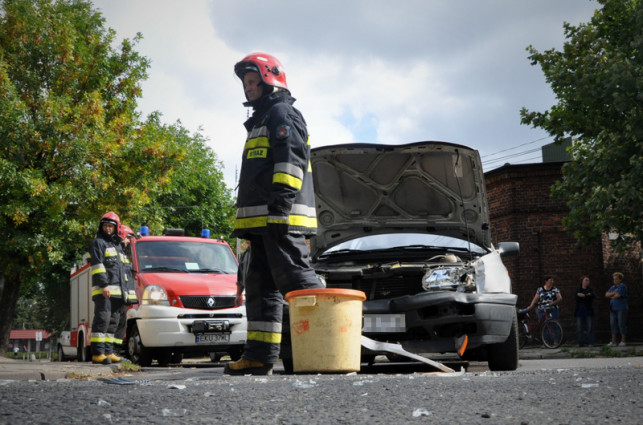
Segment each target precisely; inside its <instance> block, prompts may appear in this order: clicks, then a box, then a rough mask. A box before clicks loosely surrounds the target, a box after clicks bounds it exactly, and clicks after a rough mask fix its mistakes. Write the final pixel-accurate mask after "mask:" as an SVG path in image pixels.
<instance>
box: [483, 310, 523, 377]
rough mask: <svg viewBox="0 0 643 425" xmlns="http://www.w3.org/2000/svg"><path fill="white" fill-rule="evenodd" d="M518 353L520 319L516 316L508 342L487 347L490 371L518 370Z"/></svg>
mask: <svg viewBox="0 0 643 425" xmlns="http://www.w3.org/2000/svg"><path fill="white" fill-rule="evenodd" d="M518 353H519V350H518V318H517V317H516V314H514V317H513V321H512V323H511V332H509V336H508V337H507V340H506V341H505V342H501V343H499V344H491V345H489V346H488V347H487V363H488V365H489V370H492V371H501V370H516V369H517V368H518V359H519V354H518Z"/></svg>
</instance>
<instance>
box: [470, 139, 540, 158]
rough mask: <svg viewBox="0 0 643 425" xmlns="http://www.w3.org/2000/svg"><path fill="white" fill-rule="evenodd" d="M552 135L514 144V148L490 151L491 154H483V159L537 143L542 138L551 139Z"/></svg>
mask: <svg viewBox="0 0 643 425" xmlns="http://www.w3.org/2000/svg"><path fill="white" fill-rule="evenodd" d="M551 137H552V136H545V137H541V138H540V139H536V140H532V141H531V142H526V143H523V144H520V145H518V146H514V147H512V148H507V149H503V150H500V151H498V152H494V153H490V154H488V155H485V156H483V157H482V158H483V159H484V158H489V157H490V156H494V155H498V154H500V153H503V152H507V151H511V150H514V149H518V148H521V147H523V146H528V145H532V144H534V143H537V142H540V141H542V140H545V139H550V138H551ZM490 160H492V159H490Z"/></svg>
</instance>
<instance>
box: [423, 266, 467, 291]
mask: <svg viewBox="0 0 643 425" xmlns="http://www.w3.org/2000/svg"><path fill="white" fill-rule="evenodd" d="M422 288H423V289H424V290H425V291H459V292H473V291H475V289H476V282H475V275H474V273H473V271H472V270H469V269H467V268H464V267H445V268H436V269H432V270H429V271H428V272H427V273H425V274H424V276H423V277H422Z"/></svg>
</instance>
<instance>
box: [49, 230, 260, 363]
mask: <svg viewBox="0 0 643 425" xmlns="http://www.w3.org/2000/svg"><path fill="white" fill-rule="evenodd" d="M131 250H132V272H133V277H134V280H135V282H136V293H137V295H138V298H139V301H140V303H139V304H137V305H133V306H131V307H130V308H129V309H128V311H127V328H126V335H125V340H124V342H123V344H124V346H125V347H126V351H127V352H126V356H127V357H128V358H129V359H130V360H131V361H132V362H134V363H137V364H140V365H142V366H148V365H150V364H151V363H152V361H153V360H154V359H156V360H157V362H158V363H159V364H160V365H166V364H170V363H174V364H176V363H181V361H182V359H183V356H184V355H186V354H188V355H192V354H195V353H196V354H198V353H202V354H204V355H205V354H207V353H210V357H211V358H218V357H220V355H221V354H225V353H227V354H229V355H230V357H231V358H232V359H237V358H239V357H240V356H241V353H242V350H243V345H244V344H245V340H246V330H247V326H246V312H245V306H243V305H236V304H235V297H236V290H237V289H236V277H237V276H236V273H237V261H236V259H235V257H234V255H233V253H232V250H231V249H230V246H229V245H228V244H227V243H226V242H225V241H223V240H219V239H212V238H210V237H209V232H207V230H204V232H203V234H202V237H200V238H198V237H188V236H184V234H183V231H182V230H179V229H168V230H166V231H165V232H164V234H163V235H161V236H150V235H148V233H147V229H146V228H145V227H142V228H141V236H140V237H139V238H137V239H135V240H133V241H132V243H131ZM70 300H71V326H72V328H71V331H65V332H63V333H62V334H61V336H60V338H59V343H58V347H57V352H58V358H59V359H60V360H65V359H69V358H77V359H78V360H79V361H87V360H88V359H89V358H90V353H89V346H90V343H89V338H90V333H91V329H90V326H91V320H92V318H93V309H94V303H93V302H92V300H91V273H90V267H89V265H88V264H85V265H83V266H81V267H76V268H74V269H73V270H72V273H71V277H70Z"/></svg>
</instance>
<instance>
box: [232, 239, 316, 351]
mask: <svg viewBox="0 0 643 425" xmlns="http://www.w3.org/2000/svg"><path fill="white" fill-rule="evenodd" d="M250 242H251V245H250V264H249V266H248V273H247V275H246V279H245V290H246V313H247V315H248V337H247V341H246V345H245V347H244V352H243V357H244V358H246V359H249V360H255V361H260V362H262V363H276V362H277V361H278V360H279V349H280V343H281V327H282V317H283V308H284V305H286V302H285V301H284V298H283V296H284V295H285V294H286V293H288V292H290V291H295V290H298V289H309V288H322V287H323V286H322V284H321V282H320V280H319V278H318V277H317V275H316V274H315V271H314V270H313V269H312V267H311V266H310V261H309V253H308V246H307V245H306V240H305V238H304V236H296V235H287V236H284V237H282V238H277V239H275V238H272V237H271V236H270V235H256V236H252V238H251V239H250ZM285 326H289V324H288V323H286V324H285Z"/></svg>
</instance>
